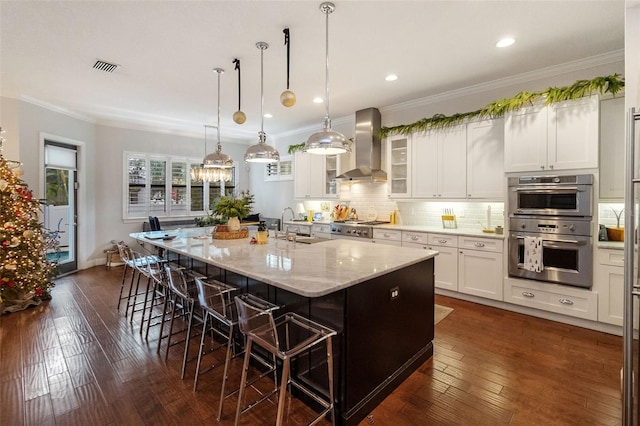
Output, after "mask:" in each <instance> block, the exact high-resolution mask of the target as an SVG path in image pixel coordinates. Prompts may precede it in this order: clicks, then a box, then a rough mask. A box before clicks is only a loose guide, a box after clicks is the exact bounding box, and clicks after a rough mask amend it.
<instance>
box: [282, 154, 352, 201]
mask: <svg viewBox="0 0 640 426" xmlns="http://www.w3.org/2000/svg"><path fill="white" fill-rule="evenodd" d="M345 158H346V159H347V161H348V157H345ZM293 170H294V185H293V190H294V195H295V198H316V199H326V198H337V197H338V190H337V188H338V184H337V182H336V181H335V178H336V176H337V175H338V174H339V171H340V159H339V157H338V156H336V155H326V156H325V155H315V154H307V153H304V152H296V153H295V167H294V169H293Z"/></svg>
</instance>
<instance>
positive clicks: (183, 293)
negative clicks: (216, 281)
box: [158, 265, 206, 379]
mask: <svg viewBox="0 0 640 426" xmlns="http://www.w3.org/2000/svg"><path fill="white" fill-rule="evenodd" d="M165 272H166V276H167V281H168V284H169V298H168V299H169V303H170V307H171V319H170V322H169V334H168V335H167V336H166V338H167V349H166V352H165V355H164V359H165V361H166V360H167V359H168V357H169V348H170V347H171V346H172V345H175V344H178V343H182V342H184V355H183V357H182V370H181V375H180V378H181V379H184V374H185V371H186V369H187V359H188V356H189V342H190V341H191V337H192V336H191V329H192V328H193V322H194V318H195V319H199V318H197V317H196V315H194V311H195V307H196V298H195V295H192V293H195V291H196V290H195V287H194V286H193V285H192V284H193V274H190V275H189V277H190V279H189V280H187V274H186V269H185V268H182V267H176V266H174V265H166V266H165ZM202 278H206V277H202ZM177 311H180V312H181V313H180V314H179V315H178V317H179V318H185V317H186V322H187V329H186V330H180V331H178V332H176V333H174V332H173V325H174V322H175V319H176V312H177ZM165 312H166V311H165ZM165 316H166V313H165V314H164V315H163V318H162V323H163V325H164V322H165ZM162 328H163V326H161V327H160V332H161V334H160V337H159V340H158V349H159V348H160V343H161V340H162V338H163V336H162ZM182 331H186V335H185V338H184V340H181V341H177V342H174V343H171V338H172V337H173V335H174V334H177V333H179V332H182Z"/></svg>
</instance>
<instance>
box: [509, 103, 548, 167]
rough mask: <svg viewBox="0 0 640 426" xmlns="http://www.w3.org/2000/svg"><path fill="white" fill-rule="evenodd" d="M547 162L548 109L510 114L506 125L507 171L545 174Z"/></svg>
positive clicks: (525, 109)
mask: <svg viewBox="0 0 640 426" xmlns="http://www.w3.org/2000/svg"><path fill="white" fill-rule="evenodd" d="M546 159H547V109H546V108H544V107H543V106H533V107H529V108H522V109H521V110H518V111H514V112H512V113H510V114H507V116H506V118H505V122H504V171H505V172H537V171H540V170H545V168H546Z"/></svg>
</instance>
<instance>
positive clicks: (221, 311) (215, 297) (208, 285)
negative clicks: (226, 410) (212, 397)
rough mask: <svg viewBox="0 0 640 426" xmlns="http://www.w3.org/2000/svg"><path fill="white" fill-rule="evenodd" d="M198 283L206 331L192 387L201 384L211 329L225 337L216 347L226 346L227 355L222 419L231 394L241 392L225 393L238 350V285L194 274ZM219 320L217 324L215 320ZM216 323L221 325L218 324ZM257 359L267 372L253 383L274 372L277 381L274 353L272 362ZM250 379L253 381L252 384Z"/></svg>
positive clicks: (267, 307)
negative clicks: (225, 403) (230, 365)
mask: <svg viewBox="0 0 640 426" xmlns="http://www.w3.org/2000/svg"><path fill="white" fill-rule="evenodd" d="M195 282H196V285H197V287H198V299H199V301H200V306H201V307H202V309H203V311H204V312H205V317H204V323H203V331H202V338H201V340H200V350H199V352H198V361H197V365H196V373H195V378H194V383H193V391H194V392H195V391H196V390H197V386H198V377H199V375H200V374H202V373H203V372H202V371H200V365H201V362H202V355H203V354H204V345H205V338H206V336H207V331H211V332H212V334H215V335H217V336H219V337H221V338H222V339H224V343H223V344H220V345H219V346H218V347H217V348H215V349H214V350H217V349H219V348H221V347H223V346H226V349H227V350H226V355H225V362H224V371H223V373H222V386H221V388H220V403H219V405H218V416H217V419H218V421H220V419H221V418H222V408H223V404H224V401H225V400H226V399H227V398H229V397H230V396H232V395H235V394H236V393H238V389H236V390H234V391H232V392H230V393H226V385H227V379H228V372H229V364H230V362H231V358H232V357H235V356H237V355H239V354H236V353H234V347H235V341H234V338H233V336H234V330H236V328H237V325H238V314H237V308H236V304H235V301H234V300H233V299H232V294H233V293H234V292H235V291H237V290H238V289H237V288H235V287H231V286H229V285H227V284H224V283H222V282H220V281H217V280H210V281H204V280H203V279H202V278H199V277H196V278H195ZM247 297H250V298H251V300H252V301H253V303H254V304H255V305H257V306H260V307H261V308H262V309H263V310H275V309H278V306H276V305H274V304H272V303H269V302H267V301H264V300H262V299H259V298H257V297H255V296H247ZM216 322H217V324H216ZM207 325H209V330H208V329H207ZM216 325H217V326H218V327H216ZM220 326H222V328H223V329H226V331H227V333H226V334H225V333H224V332H222V331H221V330H220V329H219V327H220ZM256 359H257V360H258V361H259V362H261V363H262V364H263V365H264V366H265V367H268V370H267V371H266V372H263V373H262V374H260V375H259V376H258V377H255V378H254V379H252V381H251V383H253V382H255V381H257V380H259V379H260V378H262V377H264V376H266V375H268V374H270V373H273V374H274V382H275V380H276V376H275V368H274V365H275V357H274V358H273V360H272V362H271V364H269V363H266V362H264V361H263V360H262V359H261V358H257V357H256ZM214 367H215V366H212V367H210V368H209V369H208V370H210V369H212V368H214ZM251 383H250V384H251Z"/></svg>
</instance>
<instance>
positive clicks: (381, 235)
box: [373, 228, 402, 241]
mask: <svg viewBox="0 0 640 426" xmlns="http://www.w3.org/2000/svg"><path fill="white" fill-rule="evenodd" d="M373 238H375V239H376V240H393V241H402V231H399V230H395V229H375V228H374V229H373Z"/></svg>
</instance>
